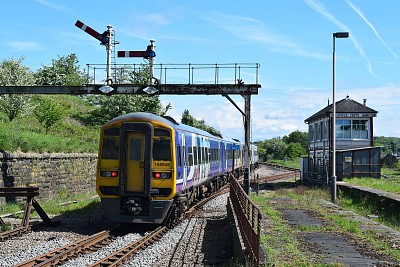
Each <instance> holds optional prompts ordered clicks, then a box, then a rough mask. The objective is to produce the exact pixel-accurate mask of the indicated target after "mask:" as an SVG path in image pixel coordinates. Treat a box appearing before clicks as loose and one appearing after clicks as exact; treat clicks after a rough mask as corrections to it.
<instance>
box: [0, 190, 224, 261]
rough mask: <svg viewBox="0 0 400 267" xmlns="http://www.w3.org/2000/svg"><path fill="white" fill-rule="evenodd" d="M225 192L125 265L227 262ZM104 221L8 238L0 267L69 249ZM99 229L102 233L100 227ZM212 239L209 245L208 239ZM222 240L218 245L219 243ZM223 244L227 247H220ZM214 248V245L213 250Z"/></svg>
mask: <svg viewBox="0 0 400 267" xmlns="http://www.w3.org/2000/svg"><path fill="white" fill-rule="evenodd" d="M227 197H228V193H226V194H223V195H221V196H218V197H216V198H215V199H213V200H211V201H210V202H208V203H207V204H205V205H204V206H203V207H202V209H201V210H200V211H199V212H198V213H197V214H196V215H195V217H192V218H190V219H187V220H184V221H183V222H182V223H180V224H179V225H178V226H177V227H175V228H173V229H171V230H170V231H169V232H168V233H167V234H166V235H165V236H163V237H162V238H161V239H160V240H159V241H158V242H156V243H155V244H153V245H151V246H149V247H147V248H146V249H144V250H142V251H141V252H139V253H138V254H137V255H135V256H134V257H133V259H132V260H131V261H129V262H128V263H126V264H125V266H168V265H169V266H174V265H175V266H183V265H185V266H187V264H189V265H196V266H198V265H199V264H200V265H203V263H204V262H218V261H221V260H222V261H224V260H227V259H230V257H231V256H232V255H231V251H230V246H227V244H230V240H229V238H230V235H227V229H225V228H224V227H226V226H227V225H229V224H228V223H227V219H226V204H227ZM106 225H107V223H106V222H104V218H102V217H101V216H98V217H97V218H94V217H92V218H91V219H90V220H87V219H85V220H82V218H77V219H76V220H74V219H71V218H66V219H65V221H62V220H61V226H57V227H54V228H49V227H44V226H40V227H39V229H37V230H35V231H33V232H30V233H25V234H22V235H21V236H18V237H14V238H10V239H7V240H5V241H4V242H2V243H1V247H0V267H2V266H13V265H15V264H18V263H21V262H23V261H26V260H28V259H31V258H34V257H37V256H39V255H41V254H44V253H47V252H49V251H51V250H54V249H56V248H58V247H61V246H65V245H68V244H70V243H72V242H75V241H76V240H78V239H81V238H83V237H84V236H87V235H91V234H93V233H95V232H98V231H100V230H104V229H105V228H106ZM99 228H100V229H99ZM143 235H144V234H143V233H140V234H139V233H130V234H127V235H124V236H121V237H118V238H116V239H115V240H114V241H113V242H112V243H110V244H109V245H108V246H107V247H104V248H101V249H100V250H98V251H97V252H94V253H91V254H86V255H82V256H80V257H78V258H75V259H73V260H71V261H68V262H66V263H64V265H62V266H74V267H75V266H87V265H88V264H92V263H95V262H96V261H98V260H100V259H101V258H104V257H106V256H108V255H109V254H111V253H112V252H115V251H117V250H119V249H121V248H123V247H124V246H126V245H128V244H129V243H132V242H134V241H136V240H138V239H139V238H141V237H143ZM210 237H211V240H212V241H210V242H212V244H211V243H210V242H209V241H208V240H209V239H210ZM218 242H222V243H218ZM221 244H222V247H224V246H225V248H223V249H221V248H220V247H221ZM215 246H217V247H215Z"/></svg>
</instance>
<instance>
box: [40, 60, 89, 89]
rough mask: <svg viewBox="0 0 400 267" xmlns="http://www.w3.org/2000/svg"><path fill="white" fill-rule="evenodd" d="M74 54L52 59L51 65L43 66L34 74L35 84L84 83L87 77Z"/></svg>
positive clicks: (87, 80)
mask: <svg viewBox="0 0 400 267" xmlns="http://www.w3.org/2000/svg"><path fill="white" fill-rule="evenodd" d="M78 63H79V60H78V58H77V57H76V55H75V54H70V55H68V56H62V57H60V56H59V57H58V59H57V60H56V59H53V62H52V64H51V66H43V67H42V68H41V69H39V70H38V71H37V72H36V73H35V74H34V75H35V79H36V84H37V85H53V86H56V85H70V86H72V85H84V84H87V83H88V82H89V79H88V77H87V75H86V72H85V71H84V70H81V69H80V66H79V65H78Z"/></svg>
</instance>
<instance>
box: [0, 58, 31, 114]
mask: <svg viewBox="0 0 400 267" xmlns="http://www.w3.org/2000/svg"><path fill="white" fill-rule="evenodd" d="M23 60H24V58H20V59H18V60H15V59H9V60H3V61H2V62H1V64H0V85H2V86H7V85H8V86H10V85H15V86H21V85H25V86H27V85H34V82H35V79H34V75H33V73H32V72H31V71H30V70H29V68H27V67H25V66H23V65H22V61H23ZM30 99H31V96H30V95H10V94H9V95H0V111H2V112H4V113H5V114H6V116H7V118H8V120H9V121H12V120H13V119H15V118H16V117H17V116H18V115H20V114H24V113H28V112H29V110H30V105H29V103H30Z"/></svg>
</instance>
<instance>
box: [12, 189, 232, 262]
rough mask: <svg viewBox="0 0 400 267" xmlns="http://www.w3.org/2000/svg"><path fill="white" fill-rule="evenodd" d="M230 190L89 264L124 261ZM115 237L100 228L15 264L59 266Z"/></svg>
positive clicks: (222, 191)
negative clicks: (167, 224) (99, 230)
mask: <svg viewBox="0 0 400 267" xmlns="http://www.w3.org/2000/svg"><path fill="white" fill-rule="evenodd" d="M228 190H229V187H228V186H227V185H226V186H224V187H222V188H221V189H220V190H219V191H218V192H216V193H214V194H212V195H211V196H209V197H206V198H204V199H202V200H200V201H199V202H197V203H196V204H195V205H193V206H192V207H191V208H190V209H189V210H188V211H187V212H186V213H185V214H184V215H183V216H182V217H181V218H179V220H177V221H176V222H174V224H173V225H170V226H160V227H158V228H156V229H155V230H153V231H151V232H150V233H149V234H146V235H145V236H144V237H142V238H140V239H138V240H136V241H134V242H131V243H130V244H128V245H126V246H124V247H122V248H120V249H118V250H116V251H115V252H113V253H111V254H109V255H108V256H106V257H103V258H101V259H99V260H97V261H96V262H94V263H91V264H90V265H88V266H120V265H122V264H123V263H124V262H126V261H128V260H129V259H130V258H132V257H133V256H134V255H135V254H136V253H138V252H140V251H141V250H143V249H145V248H146V247H148V246H150V245H151V244H153V243H154V242H156V241H157V240H159V239H160V238H161V237H162V236H164V235H165V234H166V233H167V232H168V231H169V230H170V228H171V227H174V226H176V225H177V224H179V223H180V222H181V221H182V220H184V219H186V218H189V217H191V216H193V215H194V214H195V213H196V212H197V210H198V209H200V208H201V207H202V206H203V205H204V204H205V203H207V202H208V201H210V200H211V199H213V198H215V197H217V196H219V195H221V194H224V193H226V192H228ZM113 228H115V227H113ZM114 239H115V236H114V235H113V234H112V233H111V230H105V231H101V232H99V233H96V234H94V235H91V236H88V237H85V238H82V239H80V240H78V241H76V242H74V243H71V244H68V245H66V246H63V247H60V248H58V249H55V250H52V251H50V252H48V253H45V254H43V255H40V256H37V257H35V258H32V259H29V260H26V261H24V262H22V263H19V264H17V265H15V266H18V267H31V266H37V267H38V266H57V265H60V264H62V263H65V262H67V261H69V260H71V259H73V258H76V257H78V256H80V255H83V254H90V253H93V252H95V251H98V250H100V249H101V248H103V247H106V246H108V245H109V244H110V243H111V242H113V240H114Z"/></svg>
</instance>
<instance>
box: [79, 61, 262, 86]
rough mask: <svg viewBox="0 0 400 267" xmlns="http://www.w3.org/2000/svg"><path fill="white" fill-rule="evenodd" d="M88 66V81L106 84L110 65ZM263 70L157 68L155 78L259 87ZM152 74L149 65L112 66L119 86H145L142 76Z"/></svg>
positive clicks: (245, 66)
mask: <svg viewBox="0 0 400 267" xmlns="http://www.w3.org/2000/svg"><path fill="white" fill-rule="evenodd" d="M86 65H87V75H88V80H89V79H90V80H91V81H92V82H94V83H99V82H100V81H104V79H105V77H106V75H105V73H106V70H107V65H106V64H86ZM259 68H260V64H259V63H225V64H190V63H189V64H172V63H171V64H154V77H153V78H156V79H157V81H158V82H159V83H160V84H239V83H244V82H245V83H246V84H258V70H259ZM148 70H149V65H148V64H145V63H143V64H111V78H112V80H113V83H115V84H124V83H130V84H134V83H133V81H138V82H139V81H142V82H143V80H142V79H141V77H138V76H140V75H143V73H148ZM133 76H135V77H133ZM129 77H130V78H131V79H129ZM148 78H150V77H148ZM128 80H129V81H128Z"/></svg>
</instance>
